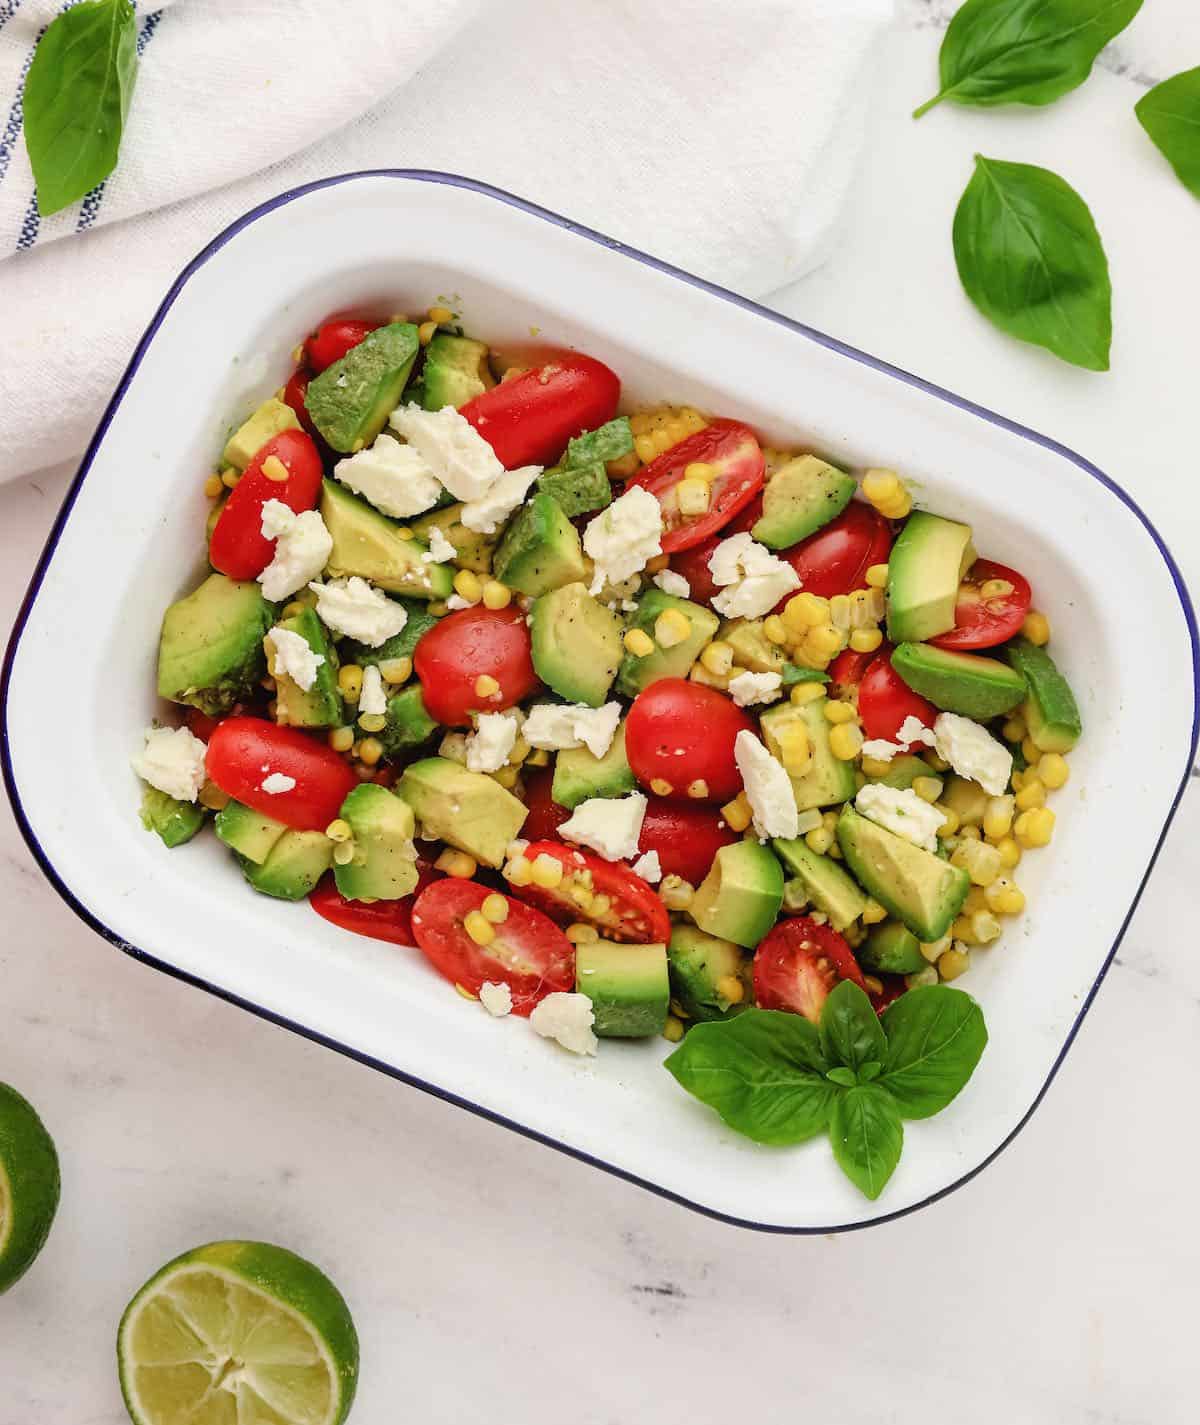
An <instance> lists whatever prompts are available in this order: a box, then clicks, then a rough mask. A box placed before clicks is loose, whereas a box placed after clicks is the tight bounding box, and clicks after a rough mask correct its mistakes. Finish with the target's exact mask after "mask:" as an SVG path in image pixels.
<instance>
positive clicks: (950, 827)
mask: <svg viewBox="0 0 1200 1425" xmlns="http://www.w3.org/2000/svg"><path fill="white" fill-rule="evenodd" d="M936 805H937V809H938V811H940V812H941V813H942V824H941V826H939V827H938V835H939V836H943V837H945V836H953V835H954V834H955V832H956V831H957V830H958V828H959V827H960V826H961V825H962V822H961V820H960V818H959V815H958V813H957V812H956V811H955V810H954V808H953V807H948V806H946V805H945V804H944V803H943V802H938V803H937V804H936Z"/></svg>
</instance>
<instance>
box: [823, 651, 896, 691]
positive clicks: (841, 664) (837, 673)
mask: <svg viewBox="0 0 1200 1425" xmlns="http://www.w3.org/2000/svg"><path fill="white" fill-rule="evenodd" d="M883 649H886V650H887V652H889V653H890V652H891V644H888V643H881V644H880V645H879V648H877V649H872V650H871V652H870V653H856V652H855V651H854V649H853V648H843V649H842V651H841V652H840V653H839V654H838V656H837V657H836V658H835V659H834V660H833V662H832V663H831V664H830V665H829V693H830V696H831V697H832V696H837V697H842V696H844V695H845V694H846V693H847V692H849V691H850V690H851V689H852V688H855V689H856V688H857V687H858V685H859V684H860V683H861V682H862V680H863V674H864V673H865V672H866V671H867V669H868V668H869V667H870V666H871V664H872V663H874V661H875V659H876V658H877V657H878V656H879V653H880V650H883Z"/></svg>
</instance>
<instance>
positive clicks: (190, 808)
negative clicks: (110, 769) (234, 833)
mask: <svg viewBox="0 0 1200 1425" xmlns="http://www.w3.org/2000/svg"><path fill="white" fill-rule="evenodd" d="M141 818H142V825H143V826H144V827H145V828H146V830H147V831H154V832H157V834H158V836H159V837H160V838H161V840H162V843H163V845H164V846H182V845H183V844H184V842H185V841H190V840H191V839H192V837H193V836H195V834H196V833H197V832H198V831H199V830H200V828H201V827H202V826H203V825H204V808H203V807H202V806H200V805H199V804H198V803H197V802H181V801H179V800H178V799H177V798H175V797H172V796H168V794H167V793H166V792H160V791H159V789H158V788H157V787H152V786H150V784H149V783H148V782H147V783H145V784H144V786H143V790H142V810H141Z"/></svg>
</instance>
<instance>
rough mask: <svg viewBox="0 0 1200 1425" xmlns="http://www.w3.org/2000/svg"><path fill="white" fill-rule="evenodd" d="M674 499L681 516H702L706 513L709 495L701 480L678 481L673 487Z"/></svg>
mask: <svg viewBox="0 0 1200 1425" xmlns="http://www.w3.org/2000/svg"><path fill="white" fill-rule="evenodd" d="M675 498H676V500H677V501H678V502H679V513H680V514H681V515H703V514H706V513H707V512H708V506H709V500H710V494H709V489H708V486H707V485H706V484H705V483H704V481H703V480H680V482H679V484H678V485H676V486H675Z"/></svg>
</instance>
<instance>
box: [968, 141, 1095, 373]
mask: <svg viewBox="0 0 1200 1425" xmlns="http://www.w3.org/2000/svg"><path fill="white" fill-rule="evenodd" d="M954 260H955V262H956V263H957V264H958V275H959V278H960V279H961V281H962V285H963V287H964V288H965V290H966V293H967V296H968V297H970V299H971V301H972V302H974V303H975V305H976V306H977V307H978V308H979V310H980V311H981V312H982V313H983V314H984V316H985V317H987V318H988V320H989V321H991V322H993V323H994V324H995V325H996V326H998V327H999V328H1000V329H1001V331H1006V332H1008V333H1009V335H1010V336H1015V337H1019V338H1020V340H1022V341H1028V342H1033V343H1034V344H1035V345H1037V346H1044V347H1046V349H1047V350H1049V351H1052V352H1053V353H1054V354H1055V356H1059V357H1061V358H1062V359H1063V360H1064V361H1069V362H1072V363H1073V364H1074V365H1076V366H1083V367H1086V368H1087V369H1088V370H1089V371H1107V370H1108V364H1109V350H1110V348H1111V345H1112V284H1111V283H1110V281H1109V275H1108V259H1107V258H1106V257H1105V255H1104V248H1103V245H1102V244H1101V242H1100V234H1099V233H1098V232H1097V231H1096V224H1095V222H1094V221H1093V220H1092V215H1091V212H1090V211H1089V209H1088V206H1087V204H1086V203H1085V202H1084V201H1083V199H1082V198H1081V197H1080V196H1079V194H1078V193H1076V191H1075V190H1074V188H1072V187H1071V185H1070V184H1069V183H1067V182H1065V181H1064V180H1063V179H1062V178H1060V177H1059V176H1058V174H1056V173H1051V172H1050V170H1049V169H1047V168H1037V167H1035V166H1034V165H1033V164H1028V163H1005V162H1002V161H1001V160H1000V159H995V158H984V157H983V156H982V155H981V154H977V155H976V156H975V173H974V175H973V177H972V178H971V181H970V182H969V183H968V184H967V187H966V191H965V192H964V193H963V196H962V199H961V200H960V202H959V205H958V210H957V211H956V213H955V214H954Z"/></svg>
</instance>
